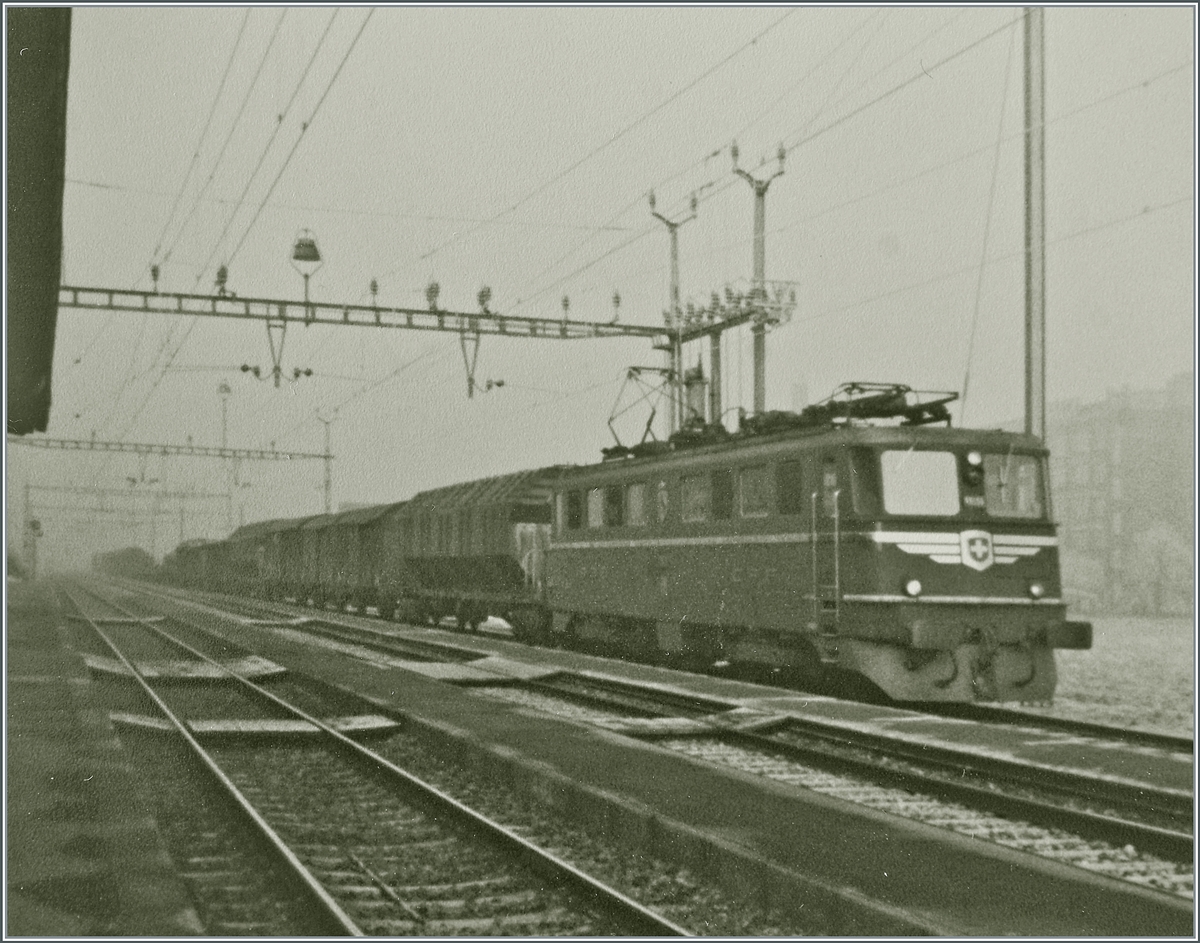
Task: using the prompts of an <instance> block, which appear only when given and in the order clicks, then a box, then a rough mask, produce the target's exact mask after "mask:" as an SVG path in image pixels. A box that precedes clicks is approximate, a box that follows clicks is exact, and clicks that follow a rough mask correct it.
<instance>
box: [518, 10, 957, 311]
mask: <svg viewBox="0 0 1200 943" xmlns="http://www.w3.org/2000/svg"><path fill="white" fill-rule="evenodd" d="M872 19H873V16H870V17H867V19H865V20H864V21H863V22H862V23H860V24H858V26H857V27H855V29H853V30H851V31H850V32H849V33H848V34H847V35H846V36H845V37H844V38H843V39H842V40H841V41H840V42H839V43H837V44H836V45H835V46H834V48H833V49H832V50H830V51H829V52H828V53H827V54H826V55H825V56H823V57H822V58H821V59H820V60H818V62H817V63H816V64H815V65H814V66H813V67H812V68H811V69H810V70H808V72H806V73H805V75H804V76H803V77H802V78H801V80H800V81H798V82H796V83H794V84H793V85H792V86H791V87H790V88H789V90H788V92H787V93H785V96H786V95H787V94H791V93H792V92H794V91H795V89H796V88H797V87H798V86H799V85H800V84H802V83H803V81H804V80H806V79H808V78H809V77H811V76H812V75H813V74H814V73H815V71H816V70H817V69H818V68H820V67H821V66H822V65H823V64H824V63H825V62H827V61H828V60H829V59H830V58H831V57H832V56H833V54H834V53H836V52H837V51H839V50H840V49H841V48H842V47H843V46H845V45H846V43H848V42H849V41H850V40H851V39H852V38H853V37H854V36H855V35H857V33H858V32H859V31H861V30H862V29H863V28H864V27H865V26H866V25H867V24H868V23H870V21H871V20H872ZM955 19H957V16H955V17H951V19H950V20H949V21H948V22H947V23H944V24H942V25H941V26H939V27H936V28H935V29H933V30H930V31H929V32H928V33H926V34H925V35H924V36H923V37H922V38H921V39H919V40H918V41H917V42H916V43H914V44H913V45H912V46H910V47H909V49H908V50H906V51H905V52H904V53H902V54H901V55H900V56H897V57H895V58H893V59H892V60H891V61H890V62H889V63H887V64H886V65H885V66H883V67H881V69H879V70H876V72H875V73H874V74H876V75H878V74H881V73H882V72H883V71H886V70H887V69H889V68H891V67H892V66H893V65H894V64H895V63H896V62H898V61H900V60H902V59H903V58H904V57H905V56H907V55H909V54H911V52H912V51H913V50H914V49H916V48H919V47H920V46H921V45H922V44H924V43H925V42H928V40H929V39H930V38H931V37H932V36H934V35H936V34H937V33H939V32H941V31H942V30H943V29H945V28H946V27H947V26H948V25H950V23H952V22H954V20H955ZM873 35H874V34H873ZM867 45H869V40H868V43H867V44H864V46H863V47H862V49H860V51H859V57H861V56H862V55H863V54H864V53H865V50H866V48H867ZM857 58H858V57H856V60H855V61H857ZM850 68H851V66H847V68H846V69H845V70H843V73H842V76H841V78H840V79H839V80H838V82H837V84H836V85H835V86H834V89H833V91H832V92H831V93H830V95H829V96H827V97H826V100H825V102H824V103H823V104H822V105H821V106H820V107H819V108H818V109H817V111H816V112H815V113H814V114H813V116H812V117H810V118H809V119H808V121H807V122H806V123H805V125H804V128H805V129H807V128H808V127H810V126H811V124H812V122H813V121H815V120H816V118H817V117H819V116H820V114H821V112H823V111H824V110H825V109H826V107H828V104H829V100H830V99H831V98H832V96H833V95H834V94H836V90H837V88H838V87H840V85H841V83H842V82H843V81H844V80H845V77H846V75H847V74H848V72H849V69H850ZM869 80H870V79H869V78H868V79H866V80H864V82H863V83H860V85H859V86H858V87H859V88H861V87H862V85H863V84H865V82H866V81H869ZM785 96H781V97H780V99H776V101H775V102H773V103H772V104H771V105H770V106H768V107H767V108H766V109H764V110H762V111H761V112H760V114H759V116H758V117H756V118H755V119H752V120H751V121H750V122H749V123H748V124H747V125H745V126H744V127H743V129H742V130H745V128H748V127H751V126H753V124H755V123H756V122H757V121H758V120H760V119H761V117H762V116H763V115H764V114H766V113H769V112H770V110H772V109H773V108H774V106H775V104H777V103H778V101H779V100H781V99H782V98H783V97H785ZM739 133H740V132H739ZM733 136H734V137H735V138H736V137H737V136H738V135H737V133H735V134H734V135H733ZM724 150H725V148H724V147H720V148H717V149H716V150H715V151H712V152H711V153H708V154H706V155H705V157H703V158H701V159H700V160H698V161H694V162H692V163H691V164H689V165H688V166H687V167H686V168H684V169H682V170H680V171H677V172H676V173H674V174H672V175H670V176H669V177H667V178H664V179H663V180H660V181H658V182H657V183H655V185H654V187H653V188H652V189H658V188H659V187H662V186H664V185H666V184H668V183H671V182H673V181H674V180H676V179H678V178H679V177H681V176H683V175H684V174H686V173H688V172H690V171H691V170H693V169H694V168H695V167H697V166H699V165H701V164H703V163H706V162H707V161H708V160H710V159H711V158H713V157H715V156H717V155H719V154H720V153H722V152H723V151H724ZM723 176H724V175H723ZM736 182H737V181H736V180H730V179H727V180H725V181H724V182H718V181H717V180H712V181H709V182H708V183H705V184H703V185H702V186H700V187H699V188H697V189H696V190H695V191H694V192H695V194H696V196H697V197H698V198H699V200H700V202H702V203H703V202H706V201H708V200H711V199H712V198H713V197H715V196H717V195H719V194H720V193H723V192H725V191H726V190H728V189H729V188H730V187H731V186H734V185H735V184H736ZM705 191H709V192H707V193H706V192H705ZM641 200H642V197H641V196H640V195H639V197H637V198H636V199H634V200H632V201H630V202H629V203H627V204H626V205H625V206H623V207H622V208H621V209H620V210H618V211H617V213H616V214H614V215H613V216H612V217H611V218H610V219H609V220H608V223H613V222H615V221H616V220H618V219H620V218H621V217H622V216H624V215H625V213H627V212H629V210H631V209H633V208H634V207H635V206H637V205H639V204H640V203H641ZM650 231H651V230H650V229H647V230H646V232H647V234H648V233H649V232H650ZM594 235H595V234H593V236H589V237H588V239H585V240H583V242H581V243H579V244H578V245H576V246H575V247H573V248H572V249H571V250H569V251H568V252H567V253H565V254H563V255H562V256H560V257H559V258H558V259H556V260H555V261H554V262H552V263H551V264H550V265H549V266H547V267H546V268H544V269H543V270H542V271H541V272H539V273H538V274H537V275H535V276H534V278H533V279H532V281H535V282H536V280H538V279H540V278H541V277H542V276H543V275H545V274H547V273H549V272H551V271H553V270H554V269H555V268H556V267H557V266H558V265H559V264H560V263H561V262H563V261H565V260H566V259H567V258H569V257H570V256H571V255H573V254H575V252H577V251H578V250H579V249H581V248H582V247H583V246H584V245H585V244H586V243H587V242H589V241H591V238H593V237H594ZM629 244H631V243H630V242H626V243H625V244H624V245H629ZM623 247H624V246H621V247H618V248H623ZM612 254H613V251H612V250H609V251H607V252H605V253H604V254H603V255H602V256H600V257H599V258H597V259H594V260H593V261H592V262H590V263H587V264H585V265H584V266H582V267H581V268H580V269H577V270H576V271H575V272H573V273H571V274H570V275H567V276H563V277H560V278H558V279H557V280H555V281H554V282H552V283H550V284H549V285H547V286H545V287H544V288H541V289H538V290H536V291H534V292H532V293H528V292H519V293H518V295H519V298H518V301H517V302H516V303H515V304H514V305H513V310H516V309H519V308H520V307H522V306H523V305H524V304H526V303H527V302H528V301H530V300H533V299H535V298H538V297H541V296H542V295H543V294H545V293H546V292H547V291H550V290H552V289H553V288H555V287H557V286H558V285H560V284H562V283H563V282H564V281H566V280H569V279H570V278H571V277H573V276H574V275H576V274H579V273H580V272H581V271H586V270H587V269H588V268H591V267H592V265H594V264H596V263H597V262H599V261H602V260H603V259H605V258H608V257H610V256H611V255H612Z"/></svg>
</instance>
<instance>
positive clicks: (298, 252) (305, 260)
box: [292, 229, 323, 305]
mask: <svg viewBox="0 0 1200 943" xmlns="http://www.w3.org/2000/svg"><path fill="white" fill-rule="evenodd" d="M322 264H323V262H322V260H321V253H320V250H318V249H317V239H316V237H315V236H314V235H313V234H312V230H311V229H302V230H300V233H299V235H297V236H296V244H295V245H294V246H292V268H294V269H295V270H296V271H297V272H299V273H300V274H301V275H302V276H303V277H304V303H305V304H306V305H307V304H308V280H309V278H310V277H311V276H312V275H314V274H316V271H317V269H319V268H320V267H321V265H322Z"/></svg>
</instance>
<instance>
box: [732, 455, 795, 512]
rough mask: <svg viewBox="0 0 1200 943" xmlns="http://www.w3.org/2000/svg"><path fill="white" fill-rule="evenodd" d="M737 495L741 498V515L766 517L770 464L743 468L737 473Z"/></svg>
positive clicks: (769, 491) (769, 499)
mask: <svg viewBox="0 0 1200 943" xmlns="http://www.w3.org/2000/svg"><path fill="white" fill-rule="evenodd" d="M797 464H798V463H797ZM738 495H739V497H740V498H741V513H742V517H766V516H767V515H768V514H770V513H771V468H770V466H769V465H759V466H757V467H755V468H743V469H742V470H741V472H739V474H738Z"/></svg>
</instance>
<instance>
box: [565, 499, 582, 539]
mask: <svg viewBox="0 0 1200 943" xmlns="http://www.w3.org/2000/svg"><path fill="white" fill-rule="evenodd" d="M582 526H583V495H581V494H580V493H579V492H578V491H568V492H567V530H579V528H581V527H582Z"/></svg>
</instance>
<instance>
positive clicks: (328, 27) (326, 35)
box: [197, 7, 342, 278]
mask: <svg viewBox="0 0 1200 943" xmlns="http://www.w3.org/2000/svg"><path fill="white" fill-rule="evenodd" d="M341 12H342V8H341V7H338V8H336V9H335V10H334V11H333V15H332V16H331V17H330V18H329V22H328V23H326V24H325V32H323V33H322V34H321V38H320V39H319V40H318V41H317V45H316V47H315V48H314V49H313V53H312V55H311V56H310V57H309V59H308V64H307V65H306V66H305V67H304V72H303V74H302V75H301V76H300V80H299V81H298V82H297V83H296V86H295V88H293V89H292V95H291V97H290V98H289V99H288V102H287V104H286V105H284V107H283V111H282V112H281V113H280V115H279V120H277V121H276V122H275V127H274V128H272V129H271V137H270V138H269V139H268V140H267V143H266V146H265V147H263V149H262V152H261V153H260V154H259V156H258V163H256V164H255V165H254V169H253V170H252V171H251V172H250V176H249V178H248V179H247V180H246V186H245V187H244V188H243V189H242V192H241V195H240V196H239V197H238V198H237V202H236V204H235V205H234V207H233V209H232V210H231V211H230V213H229V218H228V219H227V220H226V221H225V228H224V229H222V230H221V235H219V236H218V237H217V241H216V244H215V245H214V246H213V249H212V252H210V253H209V256H208V258H207V259H205V260H204V265H202V266H201V268H200V272H201V274H203V272H204V271H206V270H207V269H208V266H209V263H210V262H212V260H213V258H214V256H216V254H217V253H218V252H219V251H220V249H221V244H222V243H223V242H224V241H225V236H226V235H227V234H228V233H229V227H230V226H232V225H233V221H234V219H235V218H236V217H237V213H238V210H240V209H241V208H242V205H243V204H244V202H245V200H246V194H247V193H249V192H250V187H251V185H252V184H253V183H254V180H255V178H256V177H257V176H258V171H259V170H260V169H261V168H262V165H263V162H264V161H265V160H266V159H267V154H268V152H270V150H271V145H272V144H274V143H275V138H276V136H277V135H278V134H279V129H280V128H282V127H283V121H284V119H285V118H286V117H287V116H288V112H290V111H291V108H292V104H293V103H294V102H295V101H296V96H297V95H299V94H300V89H301V87H302V86H303V85H304V82H305V80H306V79H307V78H308V73H309V71H310V70H311V69H312V67H313V63H314V62H316V61H317V56H318V55H320V53H321V49H322V48H323V47H324V45H325V40H326V39H328V38H329V31H330V30H331V29H333V23H334V21H335V20H336V19H337V17H338V14H339V13H341ZM197 278H199V276H197Z"/></svg>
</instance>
